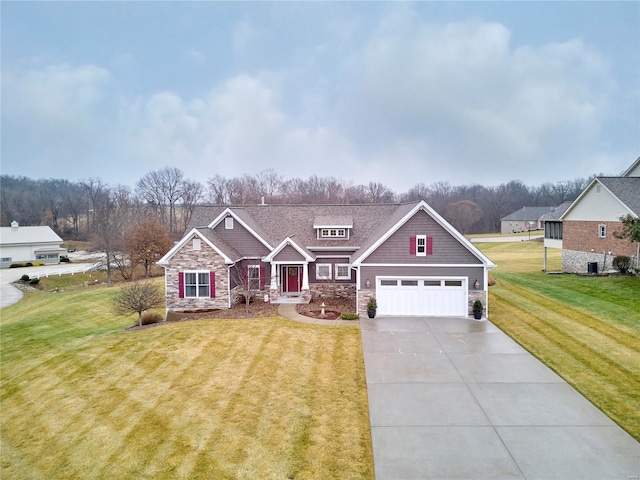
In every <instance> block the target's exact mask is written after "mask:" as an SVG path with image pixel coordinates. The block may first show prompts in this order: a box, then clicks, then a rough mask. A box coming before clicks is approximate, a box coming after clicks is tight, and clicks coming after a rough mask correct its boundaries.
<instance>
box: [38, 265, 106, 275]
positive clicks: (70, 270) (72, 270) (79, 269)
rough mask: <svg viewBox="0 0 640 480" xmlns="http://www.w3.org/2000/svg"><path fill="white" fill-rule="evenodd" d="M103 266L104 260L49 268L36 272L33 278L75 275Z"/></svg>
mask: <svg viewBox="0 0 640 480" xmlns="http://www.w3.org/2000/svg"><path fill="white" fill-rule="evenodd" d="M100 268H102V262H96V263H92V264H89V265H82V266H76V267H66V268H57V269H47V270H45V271H41V272H35V273H34V274H32V275H31V278H37V279H40V278H42V277H60V276H62V275H74V274H76V273H87V272H91V271H95V270H98V269H100Z"/></svg>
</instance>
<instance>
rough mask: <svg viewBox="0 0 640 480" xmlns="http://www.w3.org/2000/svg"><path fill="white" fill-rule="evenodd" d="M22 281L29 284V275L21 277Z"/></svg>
mask: <svg viewBox="0 0 640 480" xmlns="http://www.w3.org/2000/svg"><path fill="white" fill-rule="evenodd" d="M20 280H22V281H23V282H28V281H29V280H30V278H29V275H26V274H25V275H22V276H21V277H20Z"/></svg>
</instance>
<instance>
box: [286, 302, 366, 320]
mask: <svg viewBox="0 0 640 480" xmlns="http://www.w3.org/2000/svg"><path fill="white" fill-rule="evenodd" d="M323 301H324V304H325V308H324V316H323V315H322V306H321V305H322V302H323ZM354 311H355V300H351V299H347V298H324V299H319V298H316V299H313V300H311V302H309V303H308V304H298V305H296V312H298V313H299V314H300V315H304V316H305V317H311V318H317V319H319V320H337V319H338V318H340V315H342V314H343V313H352V312H354Z"/></svg>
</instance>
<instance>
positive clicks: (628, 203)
mask: <svg viewBox="0 0 640 480" xmlns="http://www.w3.org/2000/svg"><path fill="white" fill-rule="evenodd" d="M627 214H631V215H634V216H640V177H596V178H594V179H593V180H592V181H591V183H590V184H589V185H588V186H587V187H586V188H585V189H584V190H583V191H582V193H581V194H580V195H579V196H578V198H576V200H575V201H574V202H573V203H572V204H571V206H570V207H569V208H568V209H567V210H566V211H565V212H564V214H562V216H561V217H560V219H561V220H585V221H615V220H618V218H619V217H621V216H622V215H627Z"/></svg>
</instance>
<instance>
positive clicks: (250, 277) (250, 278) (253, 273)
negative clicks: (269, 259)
mask: <svg viewBox="0 0 640 480" xmlns="http://www.w3.org/2000/svg"><path fill="white" fill-rule="evenodd" d="M247 282H248V286H249V290H254V291H255V290H260V265H249V266H248V267H247Z"/></svg>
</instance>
